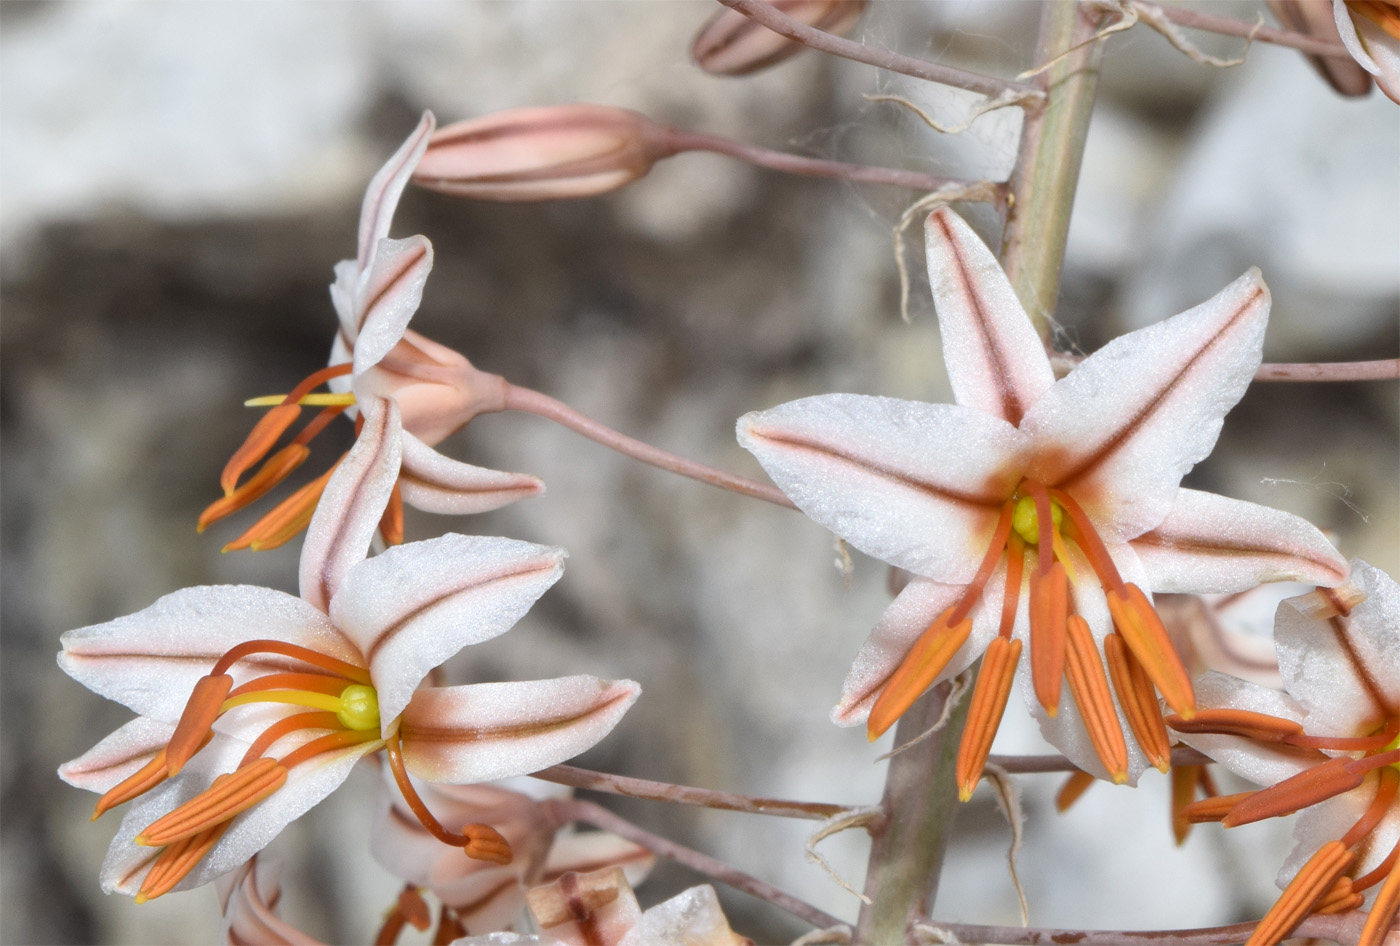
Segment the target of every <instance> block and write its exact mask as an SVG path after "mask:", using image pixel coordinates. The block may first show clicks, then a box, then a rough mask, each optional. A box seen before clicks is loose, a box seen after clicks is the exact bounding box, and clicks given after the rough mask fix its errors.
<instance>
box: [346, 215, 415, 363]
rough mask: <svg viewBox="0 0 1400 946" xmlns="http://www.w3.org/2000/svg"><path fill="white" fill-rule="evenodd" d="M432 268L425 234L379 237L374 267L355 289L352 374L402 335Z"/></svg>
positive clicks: (374, 360)
mask: <svg viewBox="0 0 1400 946" xmlns="http://www.w3.org/2000/svg"><path fill="white" fill-rule="evenodd" d="M432 268H433V245H432V244H431V243H429V242H428V238H427V237H423V236H411V237H408V238H407V239H404V240H380V241H379V248H378V250H376V251H375V254H374V266H373V268H372V269H370V270H368V271H367V272H366V273H365V274H364V275H363V276H362V277H361V281H360V284H359V285H358V286H357V287H356V291H355V310H356V312H357V313H358V315H359V320H360V332H359V336H358V337H357V338H356V339H355V374H363V373H364V372H366V371H368V370H369V369H370V368H372V367H374V366H375V365H377V364H379V362H380V360H382V359H383V358H384V356H385V355H387V354H389V352H390V351H391V350H392V349H393V347H394V346H395V345H397V344H398V343H399V340H400V339H401V338H403V333H404V330H405V329H407V328H408V323H409V321H410V320H411V319H412V318H413V313H415V312H417V311H418V304H419V303H420V302H422V301H423V287H424V285H426V284H427V282H428V273H430V272H431V271H432Z"/></svg>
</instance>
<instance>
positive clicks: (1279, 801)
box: [1223, 757, 1366, 828]
mask: <svg viewBox="0 0 1400 946" xmlns="http://www.w3.org/2000/svg"><path fill="white" fill-rule="evenodd" d="M1351 761H1352V760H1351V759H1348V758H1346V757H1342V758H1339V759H1329V760H1327V761H1326V762H1320V763H1318V764H1317V765H1314V766H1313V767H1312V768H1309V769H1304V770H1303V771H1302V772H1299V773H1298V774H1297V775H1294V776H1291V777H1289V778H1286V779H1284V780H1283V781H1282V782H1279V783H1278V784H1277V785H1273V786H1271V787H1269V788H1265V789H1261V790H1260V791H1257V792H1255V793H1254V795H1253V797H1251V798H1248V799H1246V800H1245V801H1242V802H1240V803H1239V804H1238V805H1236V806H1235V807H1234V808H1233V809H1232V810H1231V811H1230V814H1229V815H1227V816H1226V817H1225V818H1224V820H1223V824H1224V825H1225V827H1227V828H1233V827H1236V826H1238V825H1242V824H1252V823H1254V822H1255V821H1262V820H1263V819H1265V818H1275V817H1278V816H1279V815H1291V814H1292V813H1293V812H1295V811H1301V810H1302V809H1304V808H1307V807H1308V806H1310V805H1316V804H1317V803H1318V802H1320V801H1326V800H1327V799H1329V798H1332V797H1334V796H1336V795H1340V794H1342V793H1343V792H1349V791H1351V790H1352V789H1353V788H1356V787H1357V786H1358V785H1360V784H1361V783H1362V782H1363V781H1364V780H1365V778H1366V776H1365V774H1364V773H1362V774H1357V773H1355V772H1353V771H1352V770H1351V769H1349V768H1348V765H1349V764H1350V763H1351Z"/></svg>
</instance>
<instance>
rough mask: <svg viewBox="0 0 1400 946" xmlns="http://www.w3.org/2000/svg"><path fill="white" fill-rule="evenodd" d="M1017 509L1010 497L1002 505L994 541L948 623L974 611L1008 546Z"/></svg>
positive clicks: (953, 622)
mask: <svg viewBox="0 0 1400 946" xmlns="http://www.w3.org/2000/svg"><path fill="white" fill-rule="evenodd" d="M1015 509H1016V503H1015V501H1013V500H1010V499H1008V500H1007V501H1006V502H1005V503H1003V504H1002V507H1001V516H1000V518H998V519H997V527H996V529H995V530H993V532H992V543H991V545H988V546H987V554H986V555H983V556H982V564H981V565H978V566H977V574H976V575H974V576H973V577H972V581H971V582H969V583H968V586H967V590H966V591H964V592H963V596H962V600H960V601H959V602H958V603H957V605H956V606H955V607H954V608H953V609H952V614H951V616H950V617H949V618H948V623H949V624H950V625H952V624H960V623H962V619H963V618H965V617H967V616H968V614H969V613H970V612H971V611H972V606H973V605H974V604H976V603H977V602H978V600H979V599H980V598H981V597H982V589H983V588H984V587H985V586H986V584H987V582H988V581H989V580H990V579H991V577H992V572H994V571H996V567H997V562H999V561H1001V553H1002V551H1003V550H1005V548H1006V541H1007V538H1008V537H1009V536H1010V535H1011V515H1012V513H1013V512H1014V511H1015Z"/></svg>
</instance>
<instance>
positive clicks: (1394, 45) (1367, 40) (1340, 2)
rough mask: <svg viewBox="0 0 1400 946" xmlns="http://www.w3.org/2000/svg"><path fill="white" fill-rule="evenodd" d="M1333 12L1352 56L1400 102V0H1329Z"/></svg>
mask: <svg viewBox="0 0 1400 946" xmlns="http://www.w3.org/2000/svg"><path fill="white" fill-rule="evenodd" d="M1332 15H1333V17H1334V18H1335V19H1336V22H1337V32H1338V33H1340V34H1341V36H1342V43H1343V44H1344V45H1345V46H1346V48H1347V52H1349V53H1351V58H1353V59H1355V60H1356V62H1357V64H1358V65H1360V66H1361V68H1363V69H1365V70H1366V71H1367V72H1369V73H1370V74H1371V77H1372V78H1373V79H1375V82H1376V85H1377V86H1379V87H1380V90H1381V91H1382V92H1384V93H1385V94H1386V95H1387V96H1388V97H1389V98H1390V99H1392V100H1393V101H1395V102H1400V0H1332Z"/></svg>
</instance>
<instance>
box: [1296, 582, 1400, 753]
mask: <svg viewBox="0 0 1400 946" xmlns="http://www.w3.org/2000/svg"><path fill="white" fill-rule="evenodd" d="M1351 580H1352V581H1353V582H1354V583H1355V584H1357V585H1358V586H1359V587H1360V588H1361V589H1362V590H1363V591H1365V593H1366V595H1367V597H1366V600H1365V601H1363V602H1361V603H1360V604H1359V605H1357V606H1355V607H1354V608H1352V610H1351V614H1350V615H1348V616H1346V617H1342V616H1337V617H1333V618H1328V619H1325V620H1320V619H1317V618H1314V617H1311V616H1310V615H1309V611H1310V605H1311V603H1312V602H1313V601H1314V600H1315V597H1314V595H1311V594H1310V595H1303V596H1301V597H1298V598H1289V599H1288V600H1286V601H1284V602H1283V603H1282V604H1280V605H1279V607H1278V614H1277V616H1276V618H1275V629H1274V642H1275V644H1276V646H1277V648H1278V663H1279V672H1280V673H1281V674H1282V675H1283V681H1284V686H1285V687H1286V688H1287V690H1288V692H1289V694H1290V695H1291V696H1292V697H1293V698H1294V699H1296V700H1297V701H1298V703H1299V704H1300V705H1301V706H1302V707H1303V708H1304V709H1305V710H1306V711H1307V714H1308V716H1307V724H1306V725H1307V731H1308V732H1309V733H1310V734H1312V735H1315V736H1361V735H1366V734H1368V733H1370V732H1371V731H1372V730H1374V729H1375V728H1376V727H1378V726H1380V725H1381V724H1382V723H1383V721H1384V720H1385V718H1386V717H1388V716H1395V715H1397V714H1400V585H1397V584H1396V583H1395V581H1394V579H1392V578H1391V577H1390V576H1389V575H1387V574H1386V573H1385V572H1383V571H1381V570H1380V569H1378V568H1375V567H1373V566H1371V565H1369V564H1367V563H1366V562H1364V561H1362V560H1361V559H1355V560H1353V562H1352V574H1351Z"/></svg>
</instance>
